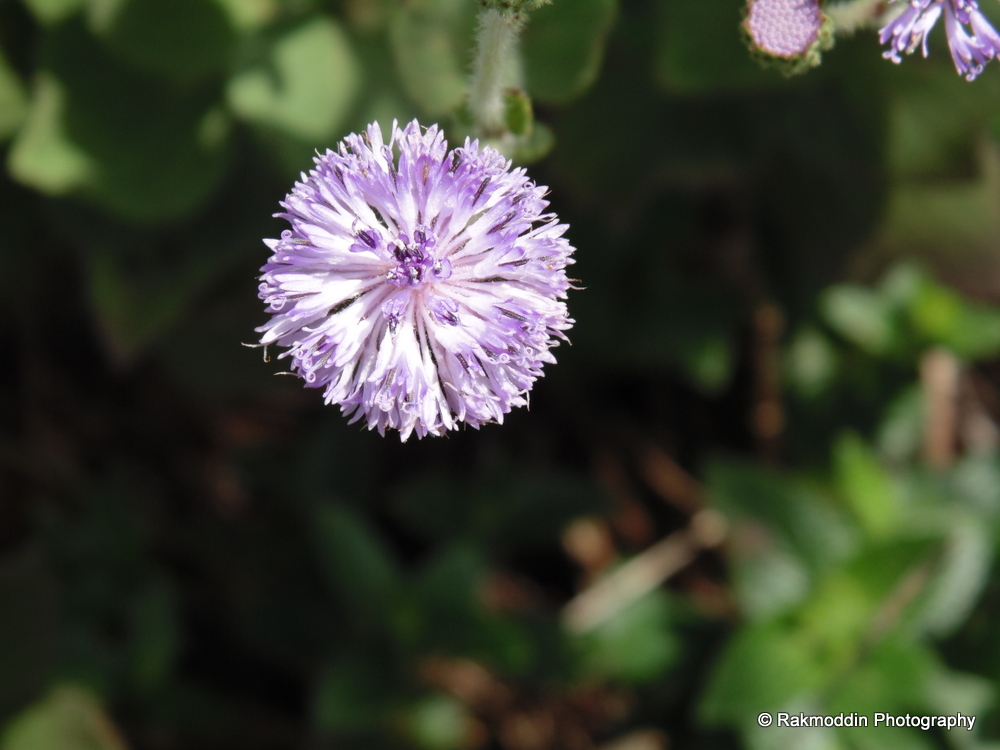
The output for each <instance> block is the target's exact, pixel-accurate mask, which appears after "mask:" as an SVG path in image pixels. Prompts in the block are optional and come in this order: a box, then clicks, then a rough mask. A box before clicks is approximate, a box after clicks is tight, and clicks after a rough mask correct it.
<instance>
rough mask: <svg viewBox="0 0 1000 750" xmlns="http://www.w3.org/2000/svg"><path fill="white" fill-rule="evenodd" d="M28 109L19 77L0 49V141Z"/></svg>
mask: <svg viewBox="0 0 1000 750" xmlns="http://www.w3.org/2000/svg"><path fill="white" fill-rule="evenodd" d="M27 111H28V99H27V95H26V94H25V91H24V86H23V84H22V83H21V79H20V78H18V76H17V73H15V72H14V71H13V70H12V69H11V67H10V65H8V63H7V58H5V57H4V55H3V50H0V141H3V140H5V139H6V138H8V137H9V136H11V135H13V134H14V133H15V132H16V131H17V129H18V127H20V125H21V122H22V121H23V120H24V117H25V115H26V114H27Z"/></svg>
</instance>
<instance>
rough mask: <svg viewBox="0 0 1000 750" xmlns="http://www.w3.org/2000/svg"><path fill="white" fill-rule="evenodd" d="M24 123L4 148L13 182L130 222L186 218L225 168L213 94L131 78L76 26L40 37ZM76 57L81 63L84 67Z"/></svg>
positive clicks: (130, 72) (69, 24)
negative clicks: (73, 197)
mask: <svg viewBox="0 0 1000 750" xmlns="http://www.w3.org/2000/svg"><path fill="white" fill-rule="evenodd" d="M43 53H44V54H43V55H42V70H43V71H45V72H43V73H42V74H41V75H40V76H39V79H38V85H37V87H36V95H35V100H34V101H33V103H32V109H31V112H29V115H28V120H27V122H26V123H25V126H24V127H23V128H22V129H21V132H20V133H19V135H18V137H17V139H16V140H15V142H14V144H13V145H12V147H11V153H10V156H9V167H10V170H11V174H12V175H13V176H14V177H15V178H16V179H18V180H20V181H22V182H24V183H25V184H28V185H30V186H32V187H35V188H37V189H39V190H42V191H44V192H47V193H49V194H52V195H60V194H65V193H67V192H70V191H73V192H75V193H76V194H78V195H79V196H80V197H81V198H83V199H85V200H87V201H88V202H91V203H95V204H97V205H98V206H100V207H101V208H103V209H104V210H106V211H109V212H111V213H113V214H116V215H117V216H119V217H121V218H124V219H126V220H129V221H133V222H143V221H148V222H154V221H163V220H166V219H172V218H177V217H179V216H183V215H185V214H187V213H189V212H191V211H193V210H194V209H195V208H197V207H198V206H199V205H201V203H202V202H203V201H204V200H205V199H206V198H208V196H209V195H210V194H211V192H212V191H213V190H214V188H215V186H216V185H217V183H218V182H219V180H220V178H221V177H222V174H223V173H224V169H225V166H226V163H227V156H228V150H227V149H226V147H225V146H226V141H225V138H224V135H225V133H224V130H225V128H224V127H223V129H222V133H221V135H222V136H223V137H217V138H216V139H215V141H214V142H212V138H210V137H206V136H210V135H212V134H213V130H214V131H215V134H216V135H217V136H218V135H220V133H219V132H218V131H219V128H218V127H216V125H217V124H218V109H217V107H216V103H215V101H214V98H215V96H214V92H211V91H203V90H200V89H199V90H197V91H192V92H186V91H179V90H175V89H174V88H172V87H170V86H168V85H166V84H165V83H163V82H161V81H158V80H155V79H149V78H147V77H145V76H142V75H139V74H137V73H135V71H133V70H132V69H130V68H128V67H126V66H124V65H122V64H121V63H120V62H119V61H118V60H116V59H115V58H114V57H112V56H111V55H110V54H109V53H108V52H107V50H106V49H105V48H104V47H103V46H102V45H101V44H100V43H99V42H98V40H97V39H95V38H94V37H93V35H92V34H90V33H89V32H87V31H86V30H85V28H84V26H83V23H82V21H80V20H74V21H70V22H67V23H64V24H61V25H60V26H58V27H56V28H54V29H53V30H51V31H50V32H48V33H47V35H46V37H45V44H44V45H43ZM80 60H87V64H86V65H81V64H80V63H79V61H80Z"/></svg>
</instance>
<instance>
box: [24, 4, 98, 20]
mask: <svg viewBox="0 0 1000 750" xmlns="http://www.w3.org/2000/svg"><path fill="white" fill-rule="evenodd" d="M24 4H25V5H27V6H28V9H29V10H30V11H31V12H32V13H33V14H34V15H35V18H37V19H38V20H39V21H41V22H42V23H44V24H54V23H58V22H59V21H62V20H63V19H65V18H68V17H69V16H71V15H73V14H74V13H75V12H76V11H78V10H79V9H80V8H82V7H84V6H85V5H86V4H87V0H24Z"/></svg>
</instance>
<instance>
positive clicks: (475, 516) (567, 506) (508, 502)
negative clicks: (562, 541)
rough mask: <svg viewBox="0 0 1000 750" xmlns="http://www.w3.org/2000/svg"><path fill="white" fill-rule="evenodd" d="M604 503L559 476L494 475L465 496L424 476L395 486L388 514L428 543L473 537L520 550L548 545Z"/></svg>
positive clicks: (574, 479) (593, 491)
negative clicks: (427, 539)
mask: <svg viewBox="0 0 1000 750" xmlns="http://www.w3.org/2000/svg"><path fill="white" fill-rule="evenodd" d="M605 502H606V497H605V496H604V494H603V492H602V491H601V490H600V489H599V488H598V487H596V486H595V485H594V484H592V483H591V482H590V481H588V480H587V479H586V478H584V477H581V476H577V475H573V474H569V473H563V472H560V473H556V472H531V471H519V472H514V473H510V474H509V475H505V476H497V475H494V476H492V477H490V478H489V479H487V480H485V481H483V482H482V483H481V484H480V486H479V487H478V488H477V492H476V494H475V495H473V496H471V497H470V495H469V493H468V490H467V488H466V487H465V485H464V483H462V482H459V481H457V480H456V479H454V478H452V477H447V476H443V475H438V476H435V475H433V474H425V475H423V476H422V477H420V478H419V480H417V481H414V482H412V483H410V484H407V485H404V486H403V487H402V488H400V491H399V493H398V495H397V500H396V503H395V505H394V510H395V513H396V515H397V517H399V518H400V519H402V520H403V521H404V522H405V523H407V525H408V526H409V527H410V528H412V529H414V530H417V531H418V532H419V533H421V534H422V535H424V536H426V537H427V538H429V539H455V538H465V539H476V540H480V541H481V542H485V543H488V544H490V545H491V546H493V545H496V546H503V547H506V548H508V549H526V548H531V547H535V546H539V545H544V544H546V543H548V542H551V540H552V539H555V538H557V536H558V534H559V532H561V531H562V529H563V527H564V526H565V525H566V524H567V523H568V522H569V521H570V520H571V519H572V518H575V517H577V516H580V515H585V514H587V513H592V512H594V511H596V510H598V509H600V508H602V507H603V506H604V504H605Z"/></svg>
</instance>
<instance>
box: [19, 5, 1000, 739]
mask: <svg viewBox="0 0 1000 750" xmlns="http://www.w3.org/2000/svg"><path fill="white" fill-rule="evenodd" d="M983 7H984V9H985V10H986V11H987V12H989V13H992V14H993V15H994V17H995V18H996V16H997V15H998V14H997V13H996V11H998V10H1000V5H998V4H996V3H993V2H992V0H984V6H983ZM477 11H478V4H477V3H476V2H474V1H473V0H0V53H2V54H0V157H2V159H0V163H2V165H3V167H2V170H0V261H2V263H0V278H2V279H3V282H4V290H3V294H2V295H0V394H2V395H0V748H2V750H123V748H135V749H136V750H175V749H176V750H228V749H230V748H232V749H233V750H236V749H239V750H272V749H273V750H279V749H284V748H289V749H300V748H301V749H309V750H312V749H316V750H319V749H322V748H366V749H369V748H414V749H417V750H479V749H484V750H485V749H496V750H548V749H549V748H552V749H556V748H564V749H565V750H590V749H591V748H602V749H603V750H665V749H666V748H697V749H705V750H708V749H709V748H711V749H713V750H714V749H716V748H718V749H720V750H721V749H727V750H728V749H730V748H732V749H733V750H736V749H737V748H750V749H761V750H762V749H763V748H787V749H788V750H793V749H798V748H802V749H803V750H805V749H806V748H809V749H810V750H827V749H829V750H835V749H839V748H843V749H845V750H851V749H857V750H867V749H868V748H872V749H874V748H879V749H883V748H888V749H889V750H926V749H929V748H947V747H954V748H959V749H962V750H967V749H971V748H996V747H997V746H998V744H997V741H998V740H1000V711H998V706H1000V703H998V700H1000V693H998V688H1000V682H998V681H1000V627H998V623H1000V565H998V561H997V557H996V551H997V546H998V531H1000V463H998V454H997V450H998V442H1000V441H998V435H1000V433H998V428H997V420H998V418H1000V307H998V306H997V304H998V303H1000V69H998V68H1000V66H998V65H996V64H993V65H990V66H989V67H988V69H987V70H986V71H985V72H984V73H983V75H982V76H981V77H980V78H979V79H978V80H977V81H975V83H971V84H970V83H966V82H965V81H964V80H963V79H961V78H960V77H959V76H957V75H956V74H955V72H954V69H953V67H952V64H951V61H950V59H949V55H948V50H947V46H946V44H945V40H944V38H943V33H942V30H941V29H938V30H937V32H936V33H935V34H934V35H933V36H932V40H931V42H932V44H931V48H932V52H931V57H930V59H929V60H926V61H925V60H922V59H919V58H917V57H914V58H912V59H907V60H906V61H905V63H904V64H903V65H900V66H895V65H892V64H890V63H889V62H887V61H885V60H883V59H882V58H881V54H880V48H879V45H878V42H877V38H876V35H875V34H874V33H873V32H872V31H864V32H859V33H858V34H857V35H856V36H853V37H841V38H839V39H838V41H837V45H836V47H835V48H834V49H833V50H832V51H829V52H827V53H825V54H824V62H823V65H822V66H821V67H819V68H817V69H815V70H813V71H811V72H809V73H808V74H806V75H803V76H799V77H796V78H793V79H786V78H783V77H782V76H781V75H780V74H779V73H777V72H775V71H773V70H766V69H764V68H761V67H759V66H758V65H757V64H756V63H755V62H753V61H752V60H751V59H750V56H749V55H748V53H747V50H746V48H745V46H744V45H743V43H742V41H741V36H740V32H739V28H738V24H739V22H740V11H741V2H740V0H555V2H554V3H553V4H552V5H550V6H547V7H545V8H543V9H541V10H539V11H537V12H536V13H533V14H532V17H531V19H530V23H529V25H528V26H527V29H526V31H525V33H524V35H523V40H522V53H523V70H524V80H525V87H526V90H527V92H528V93H529V94H530V96H531V98H532V102H533V105H534V113H535V122H534V126H533V129H532V131H531V134H530V137H529V136H527V135H526V136H525V138H526V140H525V142H524V144H523V145H524V148H522V149H521V150H520V151H519V152H518V153H517V154H516V158H517V160H518V161H519V162H520V163H527V164H529V170H530V173H531V176H532V177H533V178H534V179H536V180H537V181H538V182H539V183H541V184H546V185H549V186H551V196H550V197H551V201H552V206H553V208H554V209H555V210H556V211H558V212H559V214H560V217H561V218H562V220H563V221H565V222H567V223H568V224H569V225H570V230H569V233H568V237H569V238H570V241H571V242H572V243H573V244H574V245H575V246H576V247H577V248H578V251H577V253H576V259H577V265H576V266H574V267H573V269H572V271H573V273H572V275H573V276H575V277H577V278H579V279H580V280H581V286H583V287H585V289H584V290H582V291H576V292H572V293H571V295H570V299H569V305H570V312H571V314H572V316H573V317H574V318H575V319H576V321H577V324H576V327H575V328H574V329H573V330H572V331H571V332H570V335H571V339H572V346H560V347H559V348H558V349H557V350H556V351H555V354H556V356H557V358H558V360H559V363H558V364H557V365H554V366H551V365H550V366H548V367H547V372H546V376H545V378H544V379H542V380H541V381H539V383H538V384H537V386H536V387H535V390H534V392H533V393H532V397H531V409H530V411H529V410H525V409H522V410H518V411H516V412H515V413H512V414H510V415H509V418H508V419H507V420H506V421H505V424H504V425H503V426H496V425H491V426H487V427H485V428H483V429H482V430H480V431H474V430H465V431H461V432H457V433H453V434H450V435H449V436H448V437H446V438H428V439H424V440H422V441H420V440H416V439H411V440H410V441H409V442H407V443H405V444H401V443H400V441H399V440H398V437H397V436H395V435H390V436H388V437H386V438H384V439H383V438H380V437H379V436H378V435H377V434H373V433H369V432H367V431H365V430H364V429H362V428H360V427H359V426H358V425H354V426H348V425H347V424H346V420H345V419H344V418H342V417H341V415H340V413H339V410H338V409H336V408H333V407H324V406H323V405H322V398H321V394H320V393H319V392H317V391H314V390H308V389H305V388H303V387H302V386H301V383H300V381H298V380H297V379H294V378H287V377H285V378H281V377H275V376H274V373H276V372H278V371H279V370H281V369H284V367H283V365H282V363H281V362H277V361H272V362H270V363H266V362H264V361H262V358H261V352H260V351H259V350H254V349H248V348H244V347H243V346H241V344H242V343H244V342H248V343H252V342H253V341H254V340H255V339H256V334H255V333H254V327H255V326H258V325H261V324H262V323H263V322H264V321H265V319H266V317H265V314H264V311H263V306H262V304H261V303H260V301H259V300H258V299H257V297H256V294H257V280H256V275H257V269H258V268H259V267H260V266H261V265H262V264H263V262H264V260H265V259H266V257H267V255H268V251H267V249H266V248H265V247H264V245H263V244H262V242H261V239H262V238H264V237H276V236H278V235H279V233H280V232H281V230H282V229H283V228H284V225H283V223H282V222H281V221H279V220H277V219H273V218H271V214H272V213H274V212H275V211H277V210H278V201H279V200H281V199H282V198H283V197H284V195H285V193H286V192H288V190H289V189H290V188H291V185H292V182H293V181H294V179H295V178H296V177H297V176H298V174H299V172H300V171H301V170H304V169H308V168H309V166H310V164H311V155H312V154H313V150H314V149H316V148H321V149H325V148H326V147H329V146H333V145H334V144H335V143H336V141H337V140H338V139H339V138H341V137H343V135H345V134H346V133H348V132H352V131H358V130H360V129H361V128H363V127H364V126H365V125H366V124H367V123H368V122H370V121H373V120H378V121H379V122H381V123H382V126H383V128H387V127H388V126H389V124H390V123H391V121H392V120H393V118H397V119H399V120H400V121H401V122H402V121H408V120H409V119H411V118H413V117H419V118H420V120H421V122H422V123H424V124H430V123H431V122H435V121H437V122H440V123H442V125H443V126H445V127H446V128H448V129H449V132H450V133H451V134H452V139H453V142H454V139H455V137H456V135H455V134H456V133H461V132H462V128H461V125H460V121H461V117H456V115H455V114H454V113H455V112H456V111H459V110H460V107H461V104H462V102H463V98H464V96H465V87H466V80H467V74H468V71H469V65H470V59H471V48H472V43H473V42H472V39H473V33H474V29H475V18H476V13H477ZM765 710H766V711H771V712H774V711H778V710H788V711H794V712H799V711H804V712H806V713H821V714H836V713H839V712H845V713H851V712H857V713H859V714H863V715H867V716H868V717H869V720H871V718H872V715H873V713H874V712H876V711H883V712H890V713H894V714H905V713H911V714H921V715H923V714H928V715H938V714H952V715H953V714H955V712H958V711H961V712H962V713H963V714H965V715H974V716H976V717H977V722H976V725H975V729H974V731H972V732H968V731H966V730H964V729H963V730H955V731H952V732H944V731H939V730H931V731H927V732H925V731H921V730H919V729H907V728H898V729H884V728H880V729H877V730H876V729H873V728H871V727H870V728H868V729H850V728H848V729H808V730H796V731H793V730H788V729H781V730H776V729H773V728H772V729H771V730H765V729H761V728H760V727H758V726H757V722H756V717H757V714H758V713H759V712H760V711H765Z"/></svg>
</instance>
